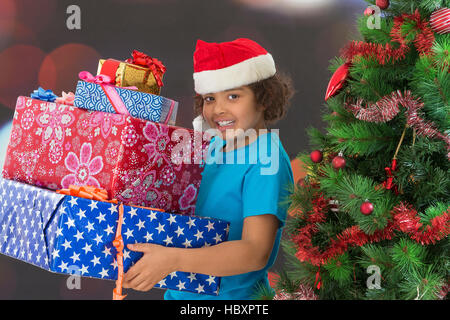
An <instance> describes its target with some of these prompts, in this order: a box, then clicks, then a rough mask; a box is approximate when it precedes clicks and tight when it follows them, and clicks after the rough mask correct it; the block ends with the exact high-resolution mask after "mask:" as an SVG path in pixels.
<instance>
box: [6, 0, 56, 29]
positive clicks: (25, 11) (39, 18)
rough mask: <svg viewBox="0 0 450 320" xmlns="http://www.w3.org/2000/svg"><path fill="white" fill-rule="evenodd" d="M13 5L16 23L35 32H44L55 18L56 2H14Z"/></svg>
mask: <svg viewBox="0 0 450 320" xmlns="http://www.w3.org/2000/svg"><path fill="white" fill-rule="evenodd" d="M3 1H4V0H2V2H3ZM15 4H16V8H17V9H16V10H17V19H18V21H19V22H21V23H23V24H24V25H26V26H27V27H29V28H30V29H31V30H34V31H35V32H40V31H42V30H45V29H46V27H47V26H48V25H49V24H50V23H52V21H54V20H55V17H56V16H57V12H56V8H57V1H56V0H41V1H36V0H16V1H15ZM64 13H65V12H64Z"/></svg>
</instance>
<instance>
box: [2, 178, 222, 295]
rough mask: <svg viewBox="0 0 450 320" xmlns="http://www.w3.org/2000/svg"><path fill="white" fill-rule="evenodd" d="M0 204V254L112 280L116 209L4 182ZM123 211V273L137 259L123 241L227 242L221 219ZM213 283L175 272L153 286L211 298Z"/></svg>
mask: <svg viewBox="0 0 450 320" xmlns="http://www.w3.org/2000/svg"><path fill="white" fill-rule="evenodd" d="M0 204H1V206H0V253H3V254H5V255H8V256H11V257H13V258H16V259H20V260H23V261H25V262H28V263H31V264H33V265H36V266H39V267H41V268H44V269H46V270H48V271H52V272H57V273H67V274H73V273H74V272H75V273H78V274H80V275H81V276H85V277H94V278H102V279H110V280H115V279H117V275H118V267H117V261H116V260H115V257H116V253H117V251H116V249H115V247H114V246H113V240H114V238H115V234H116V229H117V221H118V205H116V204H113V203H108V202H101V201H95V200H89V199H84V198H78V197H73V196H68V195H61V194H57V193H55V192H52V191H48V190H44V189H40V188H38V187H34V186H30V185H27V184H23V183H20V182H15V181H10V180H5V179H0ZM123 207H124V214H123V218H124V220H123V224H122V237H123V241H124V245H125V248H124V250H123V265H124V272H126V271H127V270H128V269H129V268H130V267H131V266H132V265H133V264H134V263H135V262H136V261H138V260H139V259H140V258H141V257H142V253H140V252H134V251H130V250H128V249H127V248H126V245H127V244H129V243H154V244H159V245H163V246H171V247H180V248H200V247H203V246H212V245H216V244H218V243H221V242H223V241H226V240H227V238H228V231H229V223H228V222H226V221H222V220H217V219H212V218H201V217H192V216H184V215H176V214H170V213H165V212H160V211H155V210H149V209H143V208H136V207H130V206H125V205H124V206H123ZM219 285H220V277H214V276H209V275H204V274H193V273H186V272H178V271H177V272H174V273H172V274H170V275H169V276H167V277H166V278H164V279H163V280H161V281H160V282H159V283H158V284H157V285H155V287H160V288H167V289H173V290H182V291H189V292H195V293H202V294H209V295H217V294H218V291H219Z"/></svg>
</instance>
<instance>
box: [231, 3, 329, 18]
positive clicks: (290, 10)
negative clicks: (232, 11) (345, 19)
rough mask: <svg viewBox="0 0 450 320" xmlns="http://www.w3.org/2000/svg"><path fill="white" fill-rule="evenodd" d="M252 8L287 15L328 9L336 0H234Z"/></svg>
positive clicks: (305, 13)
mask: <svg viewBox="0 0 450 320" xmlns="http://www.w3.org/2000/svg"><path fill="white" fill-rule="evenodd" d="M235 2H237V3H240V4H242V5H245V6H248V7H250V8H254V9H261V10H270V11H272V12H279V13H283V14H288V15H307V14H310V13H311V12H317V11H318V10H323V9H326V10H329V9H331V7H332V4H334V3H335V2H336V0H235Z"/></svg>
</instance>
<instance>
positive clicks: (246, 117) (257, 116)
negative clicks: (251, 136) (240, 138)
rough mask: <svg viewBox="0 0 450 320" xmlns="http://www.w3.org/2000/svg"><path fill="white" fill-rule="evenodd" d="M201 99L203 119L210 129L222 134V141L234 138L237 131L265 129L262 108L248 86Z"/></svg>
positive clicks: (211, 94)
mask: <svg viewBox="0 0 450 320" xmlns="http://www.w3.org/2000/svg"><path fill="white" fill-rule="evenodd" d="M202 97H203V101H204V102H203V117H204V118H205V120H206V121H207V122H208V124H209V126H210V127H211V128H214V129H218V130H219V131H220V132H221V133H222V138H223V139H224V140H231V139H233V138H235V137H236V132H234V131H235V130H237V129H242V130H244V132H245V131H246V130H248V129H255V130H256V131H259V129H265V128H266V126H265V122H264V108H263V107H262V106H260V105H258V104H257V103H256V99H255V95H254V93H253V91H252V90H251V89H250V88H249V87H248V86H242V87H238V88H234V89H230V90H226V91H220V92H216V93H209V94H204V95H202ZM230 121H231V122H230ZM227 129H228V130H227Z"/></svg>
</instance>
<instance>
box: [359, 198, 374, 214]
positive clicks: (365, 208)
mask: <svg viewBox="0 0 450 320" xmlns="http://www.w3.org/2000/svg"><path fill="white" fill-rule="evenodd" d="M359 210H360V211H361V213H362V214H364V215H366V216H368V215H369V214H371V213H372V212H373V204H372V203H371V202H369V201H368V200H366V201H364V202H363V203H362V204H361V207H359Z"/></svg>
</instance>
